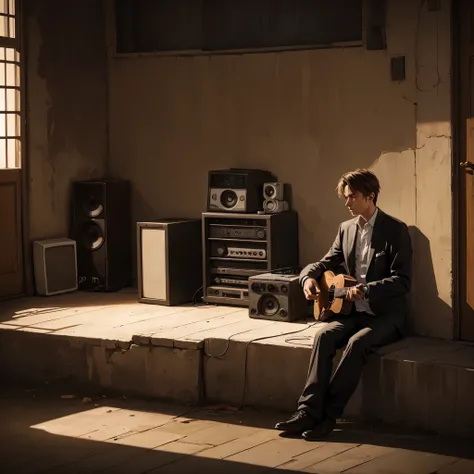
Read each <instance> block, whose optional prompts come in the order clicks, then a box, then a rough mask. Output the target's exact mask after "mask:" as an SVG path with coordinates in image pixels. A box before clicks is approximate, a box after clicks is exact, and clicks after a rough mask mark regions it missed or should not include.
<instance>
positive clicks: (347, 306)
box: [312, 270, 367, 321]
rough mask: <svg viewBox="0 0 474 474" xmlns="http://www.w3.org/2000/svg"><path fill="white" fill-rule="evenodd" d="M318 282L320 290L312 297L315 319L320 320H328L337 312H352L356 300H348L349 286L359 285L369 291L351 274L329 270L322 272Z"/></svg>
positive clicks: (345, 313)
mask: <svg viewBox="0 0 474 474" xmlns="http://www.w3.org/2000/svg"><path fill="white" fill-rule="evenodd" d="M318 283H319V289H320V291H319V292H318V293H317V294H316V295H314V296H313V297H312V299H314V319H316V320H318V321H327V320H328V319H330V318H331V317H332V316H334V315H336V314H341V315H348V314H350V312H351V311H352V305H353V304H354V302H353V301H348V300H346V295H347V291H348V289H349V288H352V287H353V286H356V285H359V286H360V288H361V289H362V290H364V291H367V287H366V286H365V285H362V284H359V283H357V280H356V279H355V278H353V277H351V276H350V275H344V274H338V275H336V274H334V272H331V271H329V270H328V271H326V272H324V273H323V274H322V276H321V278H320V279H319V282H318Z"/></svg>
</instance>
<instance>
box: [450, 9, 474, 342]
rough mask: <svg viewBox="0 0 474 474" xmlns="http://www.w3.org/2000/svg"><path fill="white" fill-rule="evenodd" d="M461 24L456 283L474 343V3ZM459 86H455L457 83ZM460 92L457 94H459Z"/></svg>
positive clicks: (465, 329) (462, 322)
mask: <svg viewBox="0 0 474 474" xmlns="http://www.w3.org/2000/svg"><path fill="white" fill-rule="evenodd" d="M457 5H458V6H459V10H458V11H457V23H458V24H459V27H460V28H459V41H458V45H459V49H458V51H457V52H458V61H457V63H458V67H457V72H458V73H459V76H458V79H459V81H458V83H457V86H456V85H455V88H454V90H453V93H454V95H455V96H456V95H457V99H458V100H457V105H458V113H459V119H458V128H459V155H458V156H459V157H460V160H459V163H455V166H456V167H457V169H455V170H454V175H455V176H457V177H458V179H457V184H458V189H457V191H458V202H459V206H458V217H459V218H458V226H457V229H456V230H457V244H458V247H459V262H458V266H459V272H458V278H459V281H458V282H457V288H458V307H459V337H460V339H462V340H465V341H474V1H473V0H463V1H461V2H458V4H457ZM455 84H456V83H455ZM456 88H457V90H456Z"/></svg>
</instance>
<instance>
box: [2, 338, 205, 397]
mask: <svg viewBox="0 0 474 474" xmlns="http://www.w3.org/2000/svg"><path fill="white" fill-rule="evenodd" d="M0 364H1V366H2V374H3V376H4V380H10V381H14V382H33V383H38V382H48V383H51V384H57V383H61V384H62V385H66V386H70V387H71V389H72V388H73V387H74V388H76V389H83V390H94V391H96V390H107V391H111V392H118V393H121V394H124V395H127V394H128V395H137V396H142V397H157V398H163V399H168V400H174V401H179V402H182V403H186V404H196V403H199V402H200V401H201V398H202V397H201V387H202V370H201V365H202V352H201V351H199V350H186V349H175V348H165V347H150V346H137V345H135V344H131V345H130V344H129V347H128V348H126V349H121V348H119V347H114V348H110V347H107V345H106V344H105V345H104V344H100V343H99V344H98V343H97V341H96V340H95V339H91V340H87V339H86V338H80V339H75V338H73V337H70V336H56V335H51V334H37V333H29V332H22V331H5V330H3V331H1V330H0Z"/></svg>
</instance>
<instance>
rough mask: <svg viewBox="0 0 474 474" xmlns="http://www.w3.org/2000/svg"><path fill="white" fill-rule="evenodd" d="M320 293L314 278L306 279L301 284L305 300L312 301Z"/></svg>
mask: <svg viewBox="0 0 474 474" xmlns="http://www.w3.org/2000/svg"><path fill="white" fill-rule="evenodd" d="M320 291H321V290H320V289H319V285H318V282H317V281H316V280H315V279H314V278H306V281H305V282H304V284H303V293H304V295H305V297H306V299H307V300H314V299H315V298H316V297H317V295H318V293H319V292H320Z"/></svg>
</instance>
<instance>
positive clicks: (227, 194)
mask: <svg viewBox="0 0 474 474" xmlns="http://www.w3.org/2000/svg"><path fill="white" fill-rule="evenodd" d="M237 202H238V198H237V194H236V193H235V191H232V190H231V189H226V190H225V191H224V192H223V193H222V194H221V204H222V205H223V206H224V207H225V208H226V209H232V208H233V207H235V206H236V205H237Z"/></svg>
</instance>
